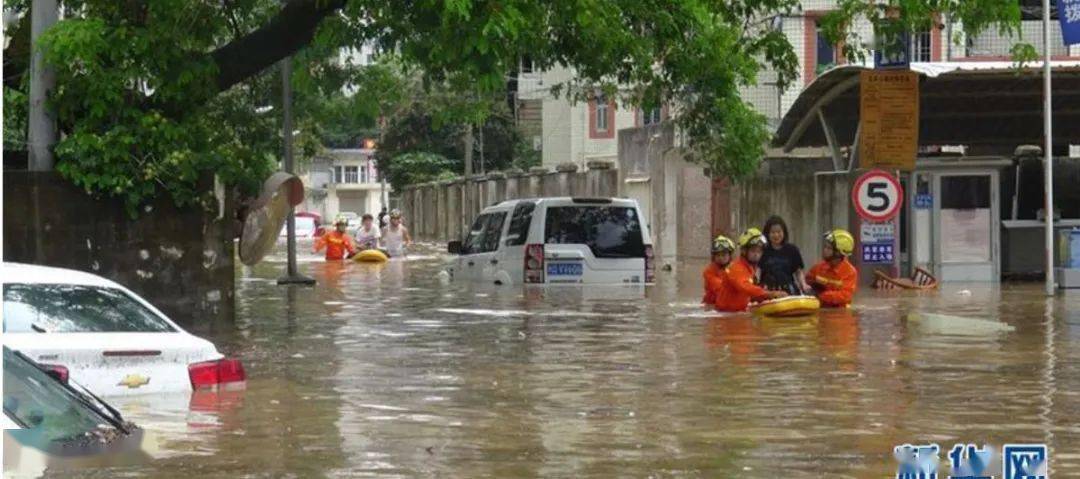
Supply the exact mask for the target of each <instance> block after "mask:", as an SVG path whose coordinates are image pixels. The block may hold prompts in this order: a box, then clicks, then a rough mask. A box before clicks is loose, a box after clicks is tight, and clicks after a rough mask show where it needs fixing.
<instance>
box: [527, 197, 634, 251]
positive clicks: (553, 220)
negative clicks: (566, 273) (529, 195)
mask: <svg viewBox="0 0 1080 479" xmlns="http://www.w3.org/2000/svg"><path fill="white" fill-rule="evenodd" d="M544 238H545V240H546V242H547V243H548V244H582V245H586V246H588V247H589V249H590V250H592V254H593V256H595V257H597V258H643V257H645V242H644V238H642V234H641V221H640V220H639V219H638V215H637V210H636V209H634V208H629V207H625V206H555V207H551V208H548V210H547V218H546V220H545V221H544Z"/></svg>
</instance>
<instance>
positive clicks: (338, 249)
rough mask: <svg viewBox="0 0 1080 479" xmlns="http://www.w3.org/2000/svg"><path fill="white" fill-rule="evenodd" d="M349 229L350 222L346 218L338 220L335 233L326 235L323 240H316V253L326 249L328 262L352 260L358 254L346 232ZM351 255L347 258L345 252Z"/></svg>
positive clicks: (335, 224) (335, 223)
mask: <svg viewBox="0 0 1080 479" xmlns="http://www.w3.org/2000/svg"><path fill="white" fill-rule="evenodd" d="M348 227H349V222H348V221H345V219H344V218H338V219H337V221H335V222H334V231H331V232H329V233H326V234H325V235H323V236H322V237H321V238H319V239H317V240H315V252H316V253H318V252H319V251H322V250H323V248H326V260H327V261H340V260H342V259H345V258H352V257H353V255H355V254H356V246H354V245H353V241H352V238H350V237H349V234H348V233H346V232H345V230H346V229H347V228H348ZM346 251H347V252H348V253H349V255H348V256H345V252H346Z"/></svg>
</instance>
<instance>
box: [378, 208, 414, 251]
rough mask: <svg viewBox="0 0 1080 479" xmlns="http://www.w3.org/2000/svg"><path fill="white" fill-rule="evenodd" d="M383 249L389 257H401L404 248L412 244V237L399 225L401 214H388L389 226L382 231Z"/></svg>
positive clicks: (393, 212)
mask: <svg viewBox="0 0 1080 479" xmlns="http://www.w3.org/2000/svg"><path fill="white" fill-rule="evenodd" d="M382 244H383V248H384V249H385V250H386V252H387V253H389V255H390V257H395V256H403V255H404V254H405V248H406V247H408V246H409V245H411V244H412V236H410V235H409V229H408V228H406V227H405V225H403V224H401V212H400V211H398V210H394V211H392V212H390V224H389V225H387V226H386V227H385V228H383V229H382Z"/></svg>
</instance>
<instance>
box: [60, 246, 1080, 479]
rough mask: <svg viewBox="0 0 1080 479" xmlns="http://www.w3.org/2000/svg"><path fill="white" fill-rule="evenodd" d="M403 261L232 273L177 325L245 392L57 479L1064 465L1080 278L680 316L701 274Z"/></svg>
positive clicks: (673, 473) (195, 409)
mask: <svg viewBox="0 0 1080 479" xmlns="http://www.w3.org/2000/svg"><path fill="white" fill-rule="evenodd" d="M421 253H422V254H419V255H415V256H414V257H412V258H410V259H409V260H408V261H392V262H390V263H387V264H382V265H368V264H351V263H350V264H326V263H323V262H322V261H321V260H318V259H317V258H314V257H307V256H305V257H304V258H302V261H301V269H302V271H303V272H304V273H305V274H308V275H310V276H313V277H314V278H316V279H317V280H318V286H316V287H315V288H305V287H281V286H278V285H276V284H275V279H276V278H277V277H278V276H279V275H280V274H281V271H282V269H283V257H281V256H278V257H275V258H273V259H272V260H271V261H269V262H266V263H263V264H261V265H259V266H258V267H256V268H253V269H252V268H244V269H243V270H240V271H238V285H237V287H238V300H237V310H238V311H237V316H238V318H237V320H236V324H235V327H227V328H223V327H220V326H218V327H213V328H211V327H205V326H204V327H201V328H192V330H193V332H195V333H196V334H200V335H203V336H204V337H207V338H208V339H211V340H213V341H214V342H215V343H217V344H218V347H219V349H222V350H223V351H226V352H227V353H229V354H231V355H235V356H239V357H240V358H241V359H242V360H243V361H244V364H245V366H246V368H247V373H248V378H249V380H248V384H247V388H246V390H244V391H231V392H222V393H201V394H198V395H196V396H194V397H192V398H191V399H190V401H187V404H186V405H182V406H181V407H174V408H170V409H167V410H161V409H159V408H155V407H154V406H153V402H152V401H151V402H147V403H145V404H142V405H139V404H138V403H136V404H134V405H129V406H127V407H126V409H128V410H129V414H128V415H129V417H130V418H131V419H134V420H135V421H136V422H138V423H140V424H141V425H143V426H144V427H146V428H147V429H149V430H150V431H151V432H152V433H153V435H154V438H155V439H154V440H155V442H156V451H155V452H154V453H153V454H154V456H155V457H157V459H156V460H155V461H153V462H150V463H146V464H139V465H129V466H123V467H114V468H109V469H98V470H88V471H83V472H82V474H81V475H79V477H134V476H152V477H195V476H198V477H415V476H425V477H431V476H435V477H499V478H503V477H822V476H824V475H825V474H826V473H828V474H830V476H829V477H858V478H862V477H892V476H893V475H894V474H895V473H896V466H895V461H894V459H893V457H892V449H893V446H895V445H897V444H902V443H907V442H910V443H923V442H937V443H939V444H941V445H942V447H943V448H944V449H945V450H946V451H943V453H942V458H943V459H944V456H945V452H947V449H948V448H950V447H951V446H952V444H953V443H956V442H971V443H976V444H984V443H985V444H993V445H996V446H1001V445H1003V444H1005V443H1008V442H1013V443H1023V442H1032V443H1047V444H1049V445H1050V447H1051V461H1052V463H1051V474H1052V476H1057V477H1073V476H1080V455H1078V453H1077V452H1076V451H1077V450H1078V446H1080V428H1078V427H1077V426H1075V425H1074V424H1075V420H1074V419H1075V418H1076V417H1077V412H1078V410H1080V397H1078V393H1080V370H1078V366H1077V364H1078V363H1077V361H1076V359H1077V358H1078V356H1080V292H1074V293H1070V294H1069V295H1066V296H1063V297H1059V298H1057V299H1056V300H1048V299H1046V298H1044V297H1043V296H1042V295H1041V284H1034V283H1026V284H1006V285H1001V286H988V285H971V284H967V285H955V286H953V285H949V286H946V287H943V289H942V290H941V291H940V292H935V293H912V292H906V293H905V292H899V293H898V292H891V293H879V292H866V291H861V292H860V295H859V296H858V298H857V301H858V304H859V305H858V306H857V307H855V308H853V309H851V310H846V311H831V312H822V313H821V314H819V315H818V316H817V317H816V318H810V319H795V320H792V319H785V320H769V319H752V318H750V317H747V316H744V315H734V316H719V315H716V314H708V313H705V312H703V311H702V310H701V309H700V307H699V306H698V305H697V301H698V300H699V299H700V283H699V280H698V274H699V271H700V268H701V267H702V265H696V264H695V265H690V266H688V267H686V268H682V271H683V272H682V273H681V274H680V275H679V276H678V278H676V277H675V276H672V275H671V273H661V275H660V281H661V284H659V285H657V286H655V287H650V288H649V289H648V290H647V291H644V290H640V289H638V290H633V289H630V290H627V289H622V288H618V289H588V290H585V291H582V290H580V289H573V288H562V289H553V290H547V291H544V290H532V289H530V290H528V291H524V292H523V289H522V288H521V287H496V286H487V285H469V284H443V283H441V282H440V280H439V278H438V276H437V274H436V273H437V271H438V270H439V268H440V265H441V262H442V258H441V257H440V256H439V255H436V254H433V253H430V252H427V253H424V252H421ZM957 317H959V318H957ZM181 399H182V398H181ZM64 476H65V477H70V475H69V474H64Z"/></svg>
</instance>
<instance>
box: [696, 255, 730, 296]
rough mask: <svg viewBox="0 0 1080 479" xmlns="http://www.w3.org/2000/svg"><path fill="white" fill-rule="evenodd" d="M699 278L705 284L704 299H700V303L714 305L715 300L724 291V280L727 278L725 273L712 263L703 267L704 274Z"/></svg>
mask: <svg viewBox="0 0 1080 479" xmlns="http://www.w3.org/2000/svg"><path fill="white" fill-rule="evenodd" d="M701 277H702V279H703V280H704V283H705V297H704V298H702V299H701V302H702V303H705V304H712V305H715V304H716V298H718V297H719V295H720V293H721V291H722V290H723V289H724V279H725V278H726V277H727V271H726V270H725V268H721V267H720V266H718V265H717V264H716V263H715V262H713V263H709V265H708V266H706V267H705V272H703V273H701Z"/></svg>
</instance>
